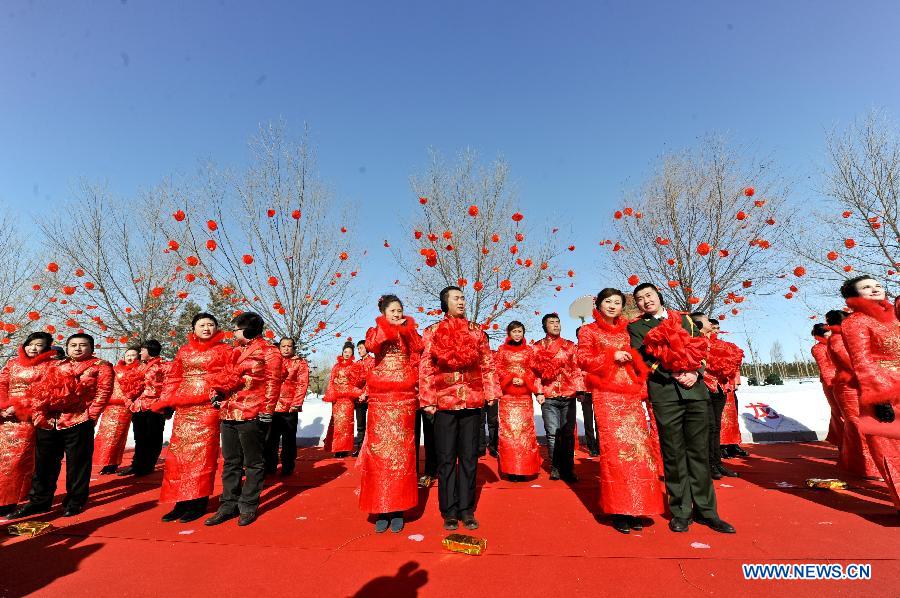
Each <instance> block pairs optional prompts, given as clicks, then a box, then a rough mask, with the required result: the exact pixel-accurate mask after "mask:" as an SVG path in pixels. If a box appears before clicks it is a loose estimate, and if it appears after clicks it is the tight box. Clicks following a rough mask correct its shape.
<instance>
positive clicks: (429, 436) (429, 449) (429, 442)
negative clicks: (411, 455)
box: [416, 409, 437, 477]
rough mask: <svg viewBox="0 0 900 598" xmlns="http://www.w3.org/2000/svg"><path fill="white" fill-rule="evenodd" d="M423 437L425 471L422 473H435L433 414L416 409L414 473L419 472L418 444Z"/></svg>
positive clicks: (432, 474) (433, 475) (435, 456)
mask: <svg viewBox="0 0 900 598" xmlns="http://www.w3.org/2000/svg"><path fill="white" fill-rule="evenodd" d="M422 436H424V437H425V439H424V440H425V471H423V472H421V473H422V475H427V476H431V477H435V476H436V475H437V453H436V452H435V449H434V416H433V415H428V414H427V413H425V412H424V411H422V410H421V409H419V410H418V411H416V473H419V444H420V440H421V439H422Z"/></svg>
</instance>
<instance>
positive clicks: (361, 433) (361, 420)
mask: <svg viewBox="0 0 900 598" xmlns="http://www.w3.org/2000/svg"><path fill="white" fill-rule="evenodd" d="M356 353H357V355H359V360H358V361H357V362H356V365H355V366H354V367H355V368H356V378H357V380H358V381H359V386H361V387H365V385H366V380H367V379H368V377H369V373H370V372H371V371H372V367H374V365H375V357H374V356H373V355H372V354H371V353H369V350H368V349H367V348H366V341H359V342H358V343H356ZM353 411H354V414H355V416H356V438H355V439H354V440H353V456H354V457H358V456H359V448H360V447H361V446H362V443H363V439H365V437H366V417H367V415H368V413H369V397H368V396H367V395H366V393H363V394H361V395H359V397H357V399H356V404H355V405H354V406H353Z"/></svg>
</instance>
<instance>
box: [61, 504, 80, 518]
mask: <svg viewBox="0 0 900 598" xmlns="http://www.w3.org/2000/svg"><path fill="white" fill-rule="evenodd" d="M82 511H84V507H79V506H77V505H69V506H68V507H66V510H65V511H63V517H74V516H75V515H80V514H81V512H82Z"/></svg>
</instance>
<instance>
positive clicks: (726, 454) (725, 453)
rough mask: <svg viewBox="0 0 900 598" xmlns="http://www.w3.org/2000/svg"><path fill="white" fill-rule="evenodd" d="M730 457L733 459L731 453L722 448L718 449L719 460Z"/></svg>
mask: <svg viewBox="0 0 900 598" xmlns="http://www.w3.org/2000/svg"><path fill="white" fill-rule="evenodd" d="M732 457H734V455H732V454H731V451H729V450H728V449H727V448H725V447H724V446H723V447H722V448H721V449H719V458H720V459H731V458H732Z"/></svg>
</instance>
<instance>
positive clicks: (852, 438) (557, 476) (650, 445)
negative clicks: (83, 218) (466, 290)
mask: <svg viewBox="0 0 900 598" xmlns="http://www.w3.org/2000/svg"><path fill="white" fill-rule="evenodd" d="M841 293H842V294H843V296H844V297H845V298H846V300H847V307H848V310H847V311H833V312H829V313H828V315H827V326H826V325H817V326H816V327H815V328H814V330H813V334H814V336H816V339H817V341H818V343H817V344H816V346H815V347H814V348H813V355H814V356H815V358H816V360H817V362H818V363H819V366H820V370H821V373H822V384H823V388H824V390H825V394H826V397H827V398H828V401H829V404H830V405H831V409H832V422H831V427H830V429H829V435H828V438H827V440H828V441H829V442H832V443H834V444H836V445H837V446H838V447H839V451H840V460H839V465H840V467H841V468H842V469H845V470H846V471H847V472H848V473H851V474H855V475H859V476H869V477H881V478H883V479H884V480H885V481H886V482H887V484H888V486H889V488H890V489H891V492H892V493H893V498H894V501H895V503H896V506H897V508H898V509H900V497H898V493H897V490H898V486H897V484H898V483H900V472H898V467H900V450H898V448H900V440H898V438H900V434H898V433H897V427H898V425H900V424H898V423H896V422H894V411H893V405H895V404H896V403H897V402H898V400H900V322H898V316H897V312H896V311H895V309H894V306H893V305H892V304H890V303H888V302H887V299H886V297H885V293H884V290H883V288H882V287H881V285H880V284H879V283H878V282H877V281H875V280H873V279H872V278H870V277H857V278H854V279H851V280H848V281H847V282H846V283H845V284H844V285H843V287H842V288H841ZM632 296H633V298H634V302H635V305H636V307H637V308H638V310H639V311H640V315H639V316H638V317H637V318H635V319H632V320H629V319H628V318H626V317H625V316H624V314H623V310H624V308H625V305H626V297H625V294H624V293H622V292H621V291H619V290H617V289H611V288H607V289H603V290H602V291H601V292H600V293H598V295H597V297H596V300H595V309H594V312H593V319H594V321H593V322H591V323H589V324H586V325H584V326H582V327H581V328H580V329H579V330H578V331H577V343H576V342H573V341H570V340H567V339H564V338H562V336H561V321H560V318H559V316H557V315H556V314H555V313H550V314H547V315H545V316H544V317H543V319H542V327H543V331H544V333H545V335H544V337H543V338H541V339H540V340H537V341H535V342H533V343H530V344H529V343H528V342H527V341H526V340H525V333H526V331H525V326H524V325H523V324H522V323H521V322H518V321H513V322H510V323H509V325H508V326H507V329H506V331H507V337H506V339H505V341H504V342H503V344H502V345H501V346H500V347H499V348H498V349H497V350H496V351H492V350H491V348H490V344H489V341H488V337H487V335H486V334H485V332H484V331H483V329H482V327H481V326H479V325H478V324H476V323H474V322H470V321H469V320H468V319H467V318H466V316H465V314H466V301H465V296H464V294H463V291H462V290H461V289H460V288H459V287H454V286H451V287H447V288H445V289H443V290H442V291H441V293H440V297H439V298H440V303H441V309H442V311H443V313H444V318H443V319H441V320H440V321H438V322H436V323H434V324H432V325H430V326H428V327H427V328H425V329H424V330H423V331H421V332H420V331H419V329H418V327H417V324H416V322H415V321H414V320H413V318H411V317H410V316H408V315H405V313H404V311H403V304H402V302H401V300H400V299H399V298H398V297H396V296H394V295H386V296H383V297H381V298H380V299H379V302H378V309H379V311H380V315H379V316H378V318H377V319H376V321H375V325H374V326H373V327H371V328H370V329H369V330H368V332H367V333H366V336H365V340H364V341H361V342H360V343H359V344H358V346H356V347H355V346H354V345H353V344H352V343H347V344H346V345H345V346H344V348H343V351H342V353H341V355H340V356H339V357H338V359H337V363H335V365H334V366H333V368H332V370H331V377H330V380H329V383H328V387H327V391H326V393H325V395H324V397H323V400H324V401H326V402H329V403H331V404H332V418H331V422H330V424H329V428H328V432H327V436H326V442H325V450H326V451H331V452H333V453H335V456H336V457H348V456H349V455H350V454H351V453H352V454H353V455H354V456H357V457H358V460H357V466H358V467H359V469H360V472H361V476H360V488H359V507H360V509H361V510H362V511H363V512H365V513H368V514H371V515H372V516H373V518H374V522H375V530H376V531H377V532H384V531H387V530H388V529H390V530H391V531H393V532H399V531H400V530H401V529H403V527H404V524H405V522H404V512H405V511H408V510H410V509H411V508H413V507H414V506H415V505H416V503H417V501H418V496H419V494H418V487H420V486H423V487H427V486H430V485H431V484H432V483H433V482H434V480H435V479H436V480H437V482H438V502H439V508H440V512H441V515H442V518H443V521H444V528H445V529H447V530H455V529H458V527H459V526H460V525H462V526H464V527H465V528H466V529H470V530H471V529H477V528H478V527H479V523H478V521H477V519H476V518H475V509H476V493H475V488H476V471H477V462H478V458H479V456H483V454H484V452H485V449H487V450H490V452H491V454H492V455H495V456H497V458H498V464H499V470H500V472H501V474H502V475H504V476H506V477H507V478H508V479H510V480H513V481H523V480H527V479H529V478H531V477H533V476H535V475H537V474H538V472H539V469H540V467H541V465H542V457H541V454H540V451H539V447H538V439H537V434H536V430H535V421H534V417H533V414H534V405H533V401H537V403H538V404H539V406H540V410H541V415H542V418H543V424H544V429H545V432H546V437H547V445H548V466H549V470H550V479H551V480H563V481H565V482H575V481H577V477H576V475H575V470H574V452H575V444H576V436H577V431H576V413H575V412H576V408H577V407H576V405H577V404H578V403H579V402H581V403H582V404H585V403H587V404H589V405H590V406H592V407H593V409H592V411H593V415H594V417H593V418H592V419H593V420H594V421H588V422H586V425H587V426H589V427H590V428H593V426H594V425H596V434H597V437H598V440H599V449H600V450H599V455H598V457H599V474H600V475H599V478H600V493H599V494H600V504H599V505H598V506H599V509H600V511H601V512H602V513H603V514H605V515H608V516H609V520H610V522H611V525H612V527H613V528H614V529H616V530H618V531H619V532H622V533H629V532H630V531H631V530H640V529H641V528H642V527H643V526H644V525H645V524H646V519H647V518H648V517H652V516H659V515H664V514H668V515H669V516H670V520H669V527H670V529H671V530H672V531H674V532H685V531H688V529H689V526H690V525H691V524H692V523H700V524H703V525H707V526H709V527H710V528H712V529H714V530H716V531H719V532H723V533H734V531H735V530H734V528H733V527H732V526H731V525H730V524H728V523H727V522H726V521H724V520H722V519H721V518H720V517H719V514H718V508H717V504H716V497H715V492H714V488H713V485H712V480H713V479H718V478H721V477H722V476H735V475H737V474H736V473H734V472H733V471H731V470H730V469H728V468H727V467H726V466H725V465H724V464H723V461H722V458H723V457H726V458H728V457H734V456H738V455H744V456H745V455H746V453H745V452H743V450H742V449H741V448H740V446H739V445H740V442H741V438H740V430H739V427H738V421H737V404H736V399H735V388H736V386H737V385H738V384H739V383H740V375H739V372H740V365H741V361H742V358H743V353H742V351H741V350H740V349H739V348H738V347H737V346H735V345H734V344H732V343H729V342H727V341H725V340H723V339H721V338H719V335H718V323H717V322H716V321H715V320H711V319H710V318H708V317H707V316H706V315H704V314H702V313H694V314H685V313H682V312H678V311H674V310H670V309H667V308H666V307H665V306H664V304H663V299H662V296H661V294H660V292H659V290H658V289H657V287H655V286H654V285H652V284H649V283H644V284H641V285H638V286H637V287H636V288H635V289H634V291H633V292H632ZM848 311H849V314H848ZM191 325H192V330H191V333H190V334H189V336H188V342H187V343H186V344H185V345H184V346H183V347H181V349H180V350H179V351H178V353H177V355H176V356H175V358H174V360H173V361H171V362H168V363H166V362H163V361H162V360H161V359H160V353H161V346H160V344H159V343H158V342H157V341H155V340H152V339H150V340H147V341H145V342H144V343H143V344H142V345H141V346H140V347H135V348H133V349H129V350H128V351H126V353H125V356H124V359H123V360H122V361H121V362H119V363H118V364H117V365H116V366H113V365H111V364H110V363H108V362H107V361H104V360H103V359H100V358H98V357H96V356H95V355H94V343H93V338H92V337H91V336H89V335H87V334H74V335H72V336H71V337H69V338H68V339H67V341H66V346H65V354H64V355H57V352H56V351H54V350H53V347H52V338H51V337H50V335H48V334H47V333H43V332H36V333H33V334H31V335H29V336H28V338H27V339H26V340H25V342H24V343H23V345H22V347H21V348H20V349H19V352H18V355H17V356H16V357H14V358H12V359H11V360H10V361H9V362H8V363H7V364H6V366H5V367H4V368H3V370H2V372H0V515H5V516H7V517H8V518H10V519H18V518H24V517H29V516H32V515H37V514H40V513H44V512H47V511H49V510H50V509H51V507H52V502H53V497H54V494H55V491H56V484H57V480H58V477H59V473H60V469H61V464H62V462H63V457H65V463H66V495H65V499H64V501H63V508H64V513H63V514H64V515H65V516H72V515H76V514H78V513H80V512H81V511H82V510H83V509H84V508H85V506H86V505H87V500H88V494H89V481H90V472H91V465H92V462H94V463H97V464H99V465H101V466H102V468H101V470H100V473H101V474H113V473H118V475H120V476H127V475H134V476H144V475H148V474H149V473H151V472H153V471H154V468H155V467H156V464H157V460H158V458H159V456H160V454H161V450H162V444H163V428H164V426H165V421H166V419H167V418H173V422H172V435H171V439H170V443H169V446H168V451H167V453H166V457H165V461H164V470H163V480H162V488H161V492H160V502H163V503H174V507H173V508H172V509H171V510H170V511H168V512H166V514H165V515H163V516H162V519H163V521H175V520H178V521H181V522H190V521H194V520H196V519H198V518H200V517H203V516H205V515H206V513H207V507H208V501H209V497H210V496H211V495H212V493H213V484H214V480H215V475H216V471H217V464H218V460H219V456H220V455H219V454H220V451H221V456H222V460H223V466H222V472H221V479H222V486H223V489H222V495H221V497H220V499H219V506H218V509H217V510H216V511H215V513H214V514H213V515H212V516H211V517H209V518H207V519H206V520H205V523H206V524H207V525H218V524H221V523H224V522H225V521H227V520H229V519H232V518H238V525H248V524H250V523H252V522H253V521H254V520H255V519H256V516H257V507H258V504H259V497H260V492H261V490H262V487H263V484H264V481H265V476H266V474H267V473H268V474H272V473H275V472H276V471H277V468H278V463H279V461H280V463H281V474H282V475H292V473H293V470H294V463H295V460H296V434H297V422H298V412H299V411H300V410H301V409H302V406H303V401H304V398H305V397H306V394H307V390H308V382H309V368H308V366H307V364H306V362H305V360H303V359H302V358H301V357H299V356H297V355H296V351H295V345H294V341H293V340H292V339H289V338H285V339H282V340H281V341H280V342H279V343H278V345H273V344H271V343H269V342H267V341H266V340H265V339H264V338H263V335H262V332H263V329H264V322H263V320H262V318H261V317H260V316H259V315H257V314H254V313H243V314H240V315H239V316H238V317H236V318H235V319H234V321H233V326H234V335H233V338H234V342H233V344H227V343H226V342H225V340H224V338H225V334H224V333H223V331H221V330H220V328H219V322H218V321H217V320H216V318H215V317H214V316H212V315H210V314H208V313H199V314H197V315H196V316H195V317H194V319H193V321H192V324H191ZM354 349H357V350H358V351H359V354H360V357H361V359H359V360H357V359H355V357H356V356H355V352H354ZM492 413H493V415H492ZM485 415H487V418H486V419H487V421H488V424H489V427H493V428H494V430H492V431H491V434H490V440H489V441H487V442H485V439H484V423H483V422H484V417H485ZM354 420H356V421H357V422H359V421H360V420H362V422H363V423H362V425H361V426H359V427H358V429H357V433H356V434H355V435H354ZM98 422H99V423H98ZM129 425H133V426H134V439H135V451H134V456H133V459H132V464H131V466H130V467H126V468H124V469H122V470H119V466H120V464H121V461H122V459H123V455H124V449H125V443H126V440H127V435H128V429H129ZM421 435H424V441H425V442H424V448H425V453H426V455H425V460H424V471H423V472H420V471H419V459H418V450H419V446H420V436H421ZM495 443H496V444H495ZM485 445H487V446H485ZM279 448H280V451H279ZM279 452H280V456H279ZM420 473H421V474H422V475H419V474H420ZM26 497H27V501H26V502H25V504H23V505H21V506H19V502H20V501H22V500H23V499H25V498H26Z"/></svg>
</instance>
